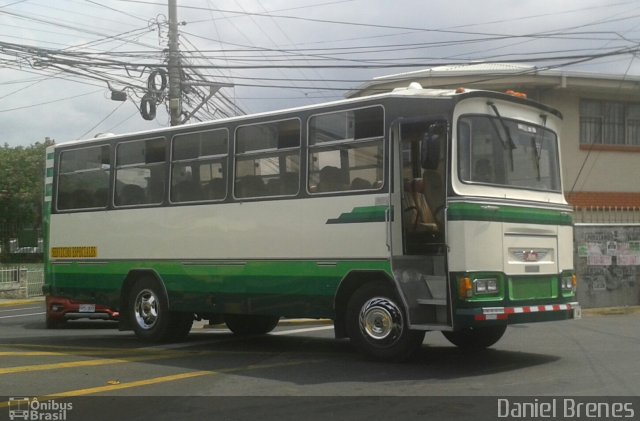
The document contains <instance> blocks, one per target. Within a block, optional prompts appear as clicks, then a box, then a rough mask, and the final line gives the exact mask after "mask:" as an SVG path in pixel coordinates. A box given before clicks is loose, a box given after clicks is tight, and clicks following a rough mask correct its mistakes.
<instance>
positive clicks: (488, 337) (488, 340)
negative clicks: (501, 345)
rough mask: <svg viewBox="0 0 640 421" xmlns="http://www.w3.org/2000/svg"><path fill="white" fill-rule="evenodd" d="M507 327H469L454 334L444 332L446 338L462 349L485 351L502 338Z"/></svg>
mask: <svg viewBox="0 0 640 421" xmlns="http://www.w3.org/2000/svg"><path fill="white" fill-rule="evenodd" d="M506 330H507V327H506V326H486V327H467V328H465V329H462V330H457V331H454V332H442V334H443V335H444V337H445V338H447V340H448V341H449V342H451V343H452V344H454V345H455V346H457V347H458V348H460V349H466V350H474V349H484V348H488V347H490V346H491V345H493V344H495V343H496V342H498V341H499V340H500V338H502V335H504V332H505V331H506Z"/></svg>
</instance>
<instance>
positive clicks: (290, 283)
mask: <svg viewBox="0 0 640 421" xmlns="http://www.w3.org/2000/svg"><path fill="white" fill-rule="evenodd" d="M62 261H64V260H62ZM134 269H143V270H151V271H154V272H156V273H157V274H158V275H159V276H160V277H161V278H162V280H163V281H164V283H165V285H166V287H167V290H169V291H172V290H173V291H180V292H181V293H191V294H194V293H195V294H199V293H233V294H283V295H307V296H308V295H323V296H333V295H334V294H335V291H336V289H337V287H338V284H339V283H340V281H341V280H342V279H343V278H344V277H345V276H346V275H347V274H348V273H349V272H351V271H353V270H362V271H369V272H374V271H378V272H384V273H386V274H388V275H389V276H391V266H390V264H389V261H388V260H385V259H380V260H331V261H316V260H256V261H247V262H240V261H238V262H235V260H229V261H220V262H213V261H212V262H206V261H193V262H177V261H133V260H131V261H106V262H105V261H97V262H96V263H95V264H91V260H89V259H83V260H82V262H81V264H79V263H78V262H75V261H74V262H72V263H71V262H70V263H69V264H64V265H56V264H54V265H53V266H52V275H51V278H49V279H47V280H46V283H48V284H51V285H53V286H55V287H56V288H64V289H70V290H75V289H78V290H87V291H91V290H93V291H101V292H103V293H107V292H110V293H116V292H118V291H119V290H120V287H121V285H122V282H123V281H124V279H125V278H126V276H127V274H128V273H129V272H130V271H131V270H134Z"/></svg>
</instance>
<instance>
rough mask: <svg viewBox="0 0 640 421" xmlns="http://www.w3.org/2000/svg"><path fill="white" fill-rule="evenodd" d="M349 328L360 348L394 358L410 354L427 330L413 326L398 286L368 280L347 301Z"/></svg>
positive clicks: (371, 354) (352, 340) (380, 356)
mask: <svg viewBox="0 0 640 421" xmlns="http://www.w3.org/2000/svg"><path fill="white" fill-rule="evenodd" d="M346 328H347V334H348V335H349V337H350V338H351V342H352V343H353V344H354V346H355V347H356V348H357V349H358V350H359V351H360V352H362V353H364V354H365V355H368V356H370V357H372V358H374V359H378V360H391V361H402V360H406V359H407V358H409V357H410V356H411V355H412V354H413V353H414V352H415V351H416V350H417V349H418V348H419V347H420V345H422V341H423V339H424V334H425V332H423V331H415V330H410V329H409V324H408V321H407V318H406V316H405V312H404V309H403V306H402V304H401V303H400V300H399V298H398V296H397V294H396V292H395V290H394V289H393V288H392V287H390V286H389V285H387V284H385V283H383V282H374V283H369V284H365V285H363V286H361V287H360V288H359V289H357V290H356V291H355V292H354V294H353V295H352V296H351V298H350V299H349V303H348V304H347V312H346Z"/></svg>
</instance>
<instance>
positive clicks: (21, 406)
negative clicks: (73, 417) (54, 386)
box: [9, 397, 73, 421]
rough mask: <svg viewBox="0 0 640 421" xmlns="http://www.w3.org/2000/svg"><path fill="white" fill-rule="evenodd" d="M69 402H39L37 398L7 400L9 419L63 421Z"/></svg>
mask: <svg viewBox="0 0 640 421" xmlns="http://www.w3.org/2000/svg"><path fill="white" fill-rule="evenodd" d="M72 409H73V404H72V403H71V402H57V401H56V400H55V399H50V400H46V401H42V402H40V401H39V400H38V398H25V397H22V398H9V419H10V420H11V421H14V420H27V421H65V420H66V419H67V415H68V413H69V411H71V410H72Z"/></svg>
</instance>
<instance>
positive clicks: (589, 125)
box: [580, 99, 640, 146]
mask: <svg viewBox="0 0 640 421" xmlns="http://www.w3.org/2000/svg"><path fill="white" fill-rule="evenodd" d="M580 144H581V145H613V146H640V103H626V102H614V101H599V100H593V99H583V100H581V101H580Z"/></svg>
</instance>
